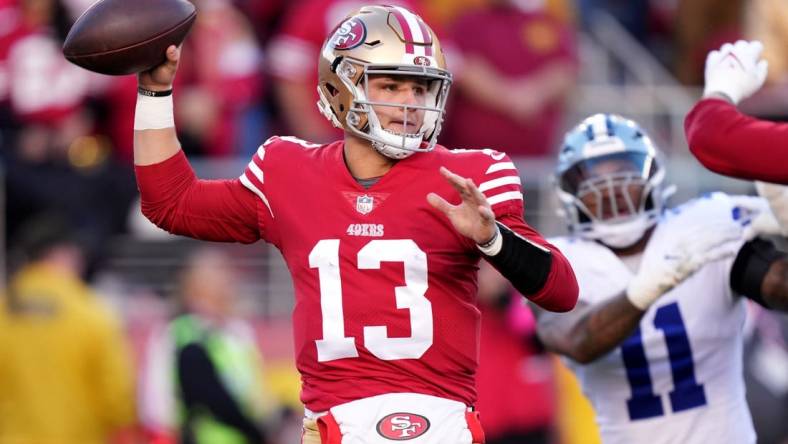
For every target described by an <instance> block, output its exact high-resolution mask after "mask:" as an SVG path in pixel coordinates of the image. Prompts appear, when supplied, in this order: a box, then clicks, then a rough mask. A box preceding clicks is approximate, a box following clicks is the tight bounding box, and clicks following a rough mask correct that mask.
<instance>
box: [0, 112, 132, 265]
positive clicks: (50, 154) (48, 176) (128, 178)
mask: <svg viewBox="0 0 788 444" xmlns="http://www.w3.org/2000/svg"><path fill="white" fill-rule="evenodd" d="M110 150H111V147H110V145H109V142H108V141H107V139H106V138H104V137H101V136H98V135H94V134H93V119H92V116H91V115H90V114H89V113H88V111H87V110H85V109H79V110H74V111H73V112H72V113H69V114H67V115H64V116H62V117H61V118H59V119H57V120H56V121H54V122H51V123H48V124H28V125H25V126H22V127H21V128H20V129H19V130H18V134H17V137H16V138H15V140H12V141H10V143H9V145H8V146H7V147H6V148H5V149H4V150H3V152H2V154H1V155H0V156H1V157H2V158H3V163H4V166H5V181H6V193H7V202H6V209H7V211H6V217H7V227H6V229H7V234H8V236H9V238H13V237H14V235H15V233H16V232H17V231H18V230H19V229H20V228H21V227H23V226H24V225H25V223H26V221H28V220H29V219H30V218H32V217H35V216H36V215H37V214H39V213H41V212H45V211H57V212H59V213H60V214H63V215H64V217H65V218H67V219H68V221H69V223H71V224H72V226H75V227H79V228H80V230H81V231H83V232H85V233H90V237H88V238H86V239H85V242H86V244H85V245H83V246H84V247H85V248H87V249H88V253H91V254H92V253H97V252H99V251H100V250H101V249H102V247H103V244H104V242H105V241H106V240H107V238H108V237H109V236H111V235H113V234H116V233H119V232H122V231H124V230H125V218H126V214H128V208H129V205H130V202H131V199H132V198H133V196H134V194H135V192H136V190H135V186H134V178H133V176H132V173H131V170H130V168H128V167H126V168H124V167H122V166H120V165H119V164H116V163H115V162H114V161H113V160H112V159H111V158H110V156H109V153H110ZM91 259H94V257H91Z"/></svg>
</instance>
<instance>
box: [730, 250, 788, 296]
mask: <svg viewBox="0 0 788 444" xmlns="http://www.w3.org/2000/svg"><path fill="white" fill-rule="evenodd" d="M783 257H785V253H783V252H780V251H778V250H777V249H776V248H774V244H772V243H771V242H769V241H766V240H763V239H759V238H755V239H753V240H751V241H749V242H747V243H746V244H744V245H743V246H742V247H741V249H740V250H739V253H738V254H737V255H736V259H735V260H734V261H733V266H732V267H731V275H730V284H731V288H732V289H733V290H734V291H735V292H737V293H739V294H740V295H742V296H744V297H746V298H748V299H752V300H753V301H755V302H757V303H759V304H761V305H763V306H764V307H768V306H767V305H766V303H765V302H764V300H763V295H761V284H762V283H763V279H764V278H765V277H766V273H768V272H769V267H771V265H772V264H773V263H774V262H776V261H777V260H779V259H781V258H783Z"/></svg>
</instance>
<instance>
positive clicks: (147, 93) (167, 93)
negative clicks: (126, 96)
mask: <svg viewBox="0 0 788 444" xmlns="http://www.w3.org/2000/svg"><path fill="white" fill-rule="evenodd" d="M137 94H139V95H141V96H148V97H167V96H171V95H172V88H170V89H168V90H167V91H151V90H149V89H145V88H143V87H141V86H138V87H137Z"/></svg>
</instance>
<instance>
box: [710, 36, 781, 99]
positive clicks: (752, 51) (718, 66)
mask: <svg viewBox="0 0 788 444" xmlns="http://www.w3.org/2000/svg"><path fill="white" fill-rule="evenodd" d="M762 51H763V44H762V43H761V42H759V41H757V40H755V41H752V42H746V41H744V40H739V41H738V42H736V43H734V44H730V43H726V44H724V45H722V48H720V49H719V50H717V51H711V52H710V53H709V55H708V56H706V85H705V87H704V89H703V96H704V97H708V96H709V95H711V94H713V93H722V94H725V95H726V96H728V97H730V99H731V100H732V101H733V103H734V104H738V103H739V101H741V100H743V99H746V98H747V97H750V96H751V95H753V94H754V93H755V91H758V89H760V87H761V86H763V82H764V81H766V74H767V72H768V70H769V64H768V62H766V60H761V52H762Z"/></svg>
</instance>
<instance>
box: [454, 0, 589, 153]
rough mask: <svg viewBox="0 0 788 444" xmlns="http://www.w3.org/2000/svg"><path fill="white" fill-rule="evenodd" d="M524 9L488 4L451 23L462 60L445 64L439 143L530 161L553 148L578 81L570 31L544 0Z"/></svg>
mask: <svg viewBox="0 0 788 444" xmlns="http://www.w3.org/2000/svg"><path fill="white" fill-rule="evenodd" d="M524 5H525V4H524V3H522V2H519V1H517V0H495V1H491V2H490V6H489V7H487V8H486V9H484V10H478V11H474V12H471V13H469V14H467V15H465V16H464V17H462V18H460V19H459V20H458V21H457V22H456V23H455V24H454V27H453V32H451V33H450V38H451V39H452V40H453V43H454V44H455V45H456V49H457V50H458V51H460V53H461V54H462V61H461V63H460V65H461V66H458V63H457V62H458V60H454V63H453V64H451V69H452V71H453V73H454V74H455V76H456V89H455V90H454V91H453V92H452V94H453V97H452V101H451V104H450V107H451V108H450V110H449V111H448V113H447V120H446V124H445V127H444V132H443V133H442V136H441V137H442V139H441V143H442V144H445V145H447V146H450V147H453V148H454V147H457V148H486V147H492V148H495V149H497V150H501V151H505V152H506V153H507V154H510V155H528V156H540V155H546V154H549V153H551V152H553V150H554V149H555V146H556V136H557V132H558V131H559V126H560V124H561V120H562V117H563V112H564V102H565V99H566V98H567V96H568V94H569V92H570V91H571V88H572V85H573V84H574V82H575V78H576V71H577V66H576V65H577V54H576V42H575V33H574V30H573V29H571V28H570V27H568V25H566V24H565V23H562V22H560V21H558V20H557V19H555V18H553V17H552V16H551V15H549V14H548V13H547V11H546V10H545V9H544V2H543V1H536V0H535V1H532V2H530V3H529V4H528V7H527V8H526V7H525V6H524ZM471 29H472V30H473V32H468V30H471ZM451 62H452V60H450V63H451Z"/></svg>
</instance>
